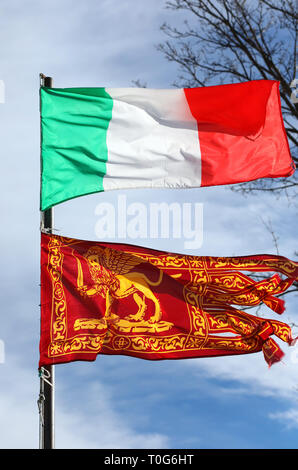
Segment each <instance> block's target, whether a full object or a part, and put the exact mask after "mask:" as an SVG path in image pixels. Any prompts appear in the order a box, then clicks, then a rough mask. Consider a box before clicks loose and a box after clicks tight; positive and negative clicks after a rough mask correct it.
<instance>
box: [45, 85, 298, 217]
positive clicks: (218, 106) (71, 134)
mask: <svg viewBox="0 0 298 470" xmlns="http://www.w3.org/2000/svg"><path fill="white" fill-rule="evenodd" d="M41 160H42V162H41V163H42V165H41V166H42V168H41V172H42V175H41V210H45V209H48V208H50V207H52V206H54V205H55V204H59V203H61V202H63V201H66V200H68V199H71V198H74V197H78V196H82V195H86V194H90V193H94V192H99V191H107V190H112V189H129V188H196V187H200V186H212V185H223V184H233V183H240V182H244V181H251V180H255V179H258V178H276V177H286V176H290V175H291V174H292V173H293V172H294V163H293V161H292V159H291V156H290V152H289V146H288V141H287V136H286V132H285V128H284V124H283V118H282V114H281V106H280V95H279V82H277V81H271V80H268V81H267V80H259V81H251V82H244V83H238V84H231V85H221V86H212V87H202V88H193V89H165V90H162V89H147V88H145V89H144V88H44V87H42V88H41Z"/></svg>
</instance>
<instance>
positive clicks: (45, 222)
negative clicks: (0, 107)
mask: <svg viewBox="0 0 298 470" xmlns="http://www.w3.org/2000/svg"><path fill="white" fill-rule="evenodd" d="M40 86H44V87H48V88H52V86H53V79H52V77H46V76H45V75H43V74H42V73H41V74H40ZM52 229H53V209H47V210H45V211H41V230H42V231H44V232H46V233H52ZM39 376H40V393H39V398H38V407H39V448H40V449H54V446H55V442H54V412H55V406H54V397H55V368H54V366H53V365H48V366H43V367H41V368H40V369H39Z"/></svg>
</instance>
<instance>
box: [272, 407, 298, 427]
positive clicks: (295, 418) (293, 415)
mask: <svg viewBox="0 0 298 470" xmlns="http://www.w3.org/2000/svg"><path fill="white" fill-rule="evenodd" d="M269 417H270V418H272V419H275V420H277V421H281V423H282V424H284V425H285V426H286V427H287V428H288V429H292V428H298V408H291V409H289V410H287V411H283V412H279V413H270V414H269Z"/></svg>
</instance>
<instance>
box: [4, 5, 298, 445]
mask: <svg viewBox="0 0 298 470" xmlns="http://www.w3.org/2000/svg"><path fill="white" fill-rule="evenodd" d="M183 20H184V18H183V17H182V16H181V15H177V14H175V13H174V12H171V11H169V10H166V9H165V8H164V2H163V1H161V0H151V1H150V2H145V1H134V0H123V1H122V2H119V1H116V0H102V1H100V2H98V1H95V0H86V1H85V2H78V1H74V0H72V1H71V0H59V1H58V0H52V1H51V2H49V3H48V4H46V3H44V2H38V1H33V0H32V1H30V0H25V1H24V2H18V1H16V0H9V1H8V0H2V1H1V3H0V43H1V48H0V80H3V82H4V85H5V102H4V103H0V140H1V166H2V171H1V174H0V181H1V188H2V198H1V199H0V206H1V232H0V234H1V235H0V236H1V247H2V253H1V271H0V277H1V279H0V285H1V317H0V345H1V347H2V360H1V361H0V362H1V363H0V448H3V449H17V448H28V449H36V448H38V445H39V435H38V432H39V416H38V407H37V399H38V393H39V377H38V360H39V350H38V347H39V327H40V312H39V269H40V267H39V243H40V231H39V230H40V214H39V190H40V188H39V183H40V180H39V178H40V127H39V73H44V74H45V75H49V76H52V77H53V80H54V86H55V87H72V86H79V87H82V86H86V87H87V86H106V87H130V86H134V81H135V80H140V81H141V82H143V83H146V84H147V86H148V87H150V88H171V87H172V83H173V82H174V81H175V78H176V77H177V74H178V69H177V66H176V65H175V64H171V63H168V62H166V61H165V59H164V57H163V56H162V55H161V53H160V52H158V51H157V49H156V45H157V44H158V43H159V42H161V41H162V40H163V39H164V38H163V35H162V32H161V31H160V26H161V24H162V23H163V22H164V21H169V22H172V23H175V24H178V25H179V24H181V23H182V21H183ZM121 197H122V198H125V200H126V202H127V204H128V205H130V204H131V205H132V204H134V203H136V202H140V201H142V203H143V204H144V205H145V207H147V208H148V207H149V204H150V202H161V201H162V202H165V203H167V204H171V203H173V202H175V203H179V204H182V203H186V204H191V207H195V204H199V207H200V208H201V209H202V212H201V216H202V217H201V219H200V224H201V227H200V230H201V233H202V237H203V238H202V240H201V242H200V243H198V246H195V247H192V248H191V249H189V248H187V245H186V244H185V242H186V241H187V240H186V239H185V238H183V236H182V237H180V238H174V237H173V236H171V234H170V236H169V237H168V238H150V236H147V237H145V238H144V237H143V238H142V237H137V236H135V235H134V237H133V236H132V235H133V234H127V237H126V239H124V240H122V241H124V242H127V243H132V244H136V245H137V244H140V245H143V246H148V247H152V248H156V249H161V250H167V251H173V252H179V253H186V254H194V255H210V256H233V255H249V254H262V253H268V254H270V253H272V254H276V246H275V243H274V240H273V237H272V235H271V233H270V231H268V229H267V228H266V226H268V224H269V225H270V224H271V226H272V228H273V229H274V231H275V234H276V236H277V237H278V250H279V253H280V254H281V255H283V256H287V257H289V258H292V259H293V256H294V255H293V254H294V251H295V250H297V243H296V236H297V207H295V205H294V204H293V202H292V201H291V200H289V199H288V198H286V197H285V196H281V197H279V198H278V199H277V198H275V197H273V196H272V195H270V194H264V193H259V194H258V195H257V196H248V197H244V196H242V195H241V194H239V193H236V192H233V191H231V189H230V188H229V187H218V188H202V189H194V190H180V191H174V190H163V191H158V190H150V191H142V190H135V191H134V190H130V191H127V192H123V191H122V192H121V191H111V192H109V193H105V194H93V195H90V196H85V197H81V198H77V199H74V200H72V201H68V202H66V203H63V204H61V205H59V206H56V207H55V209H54V229H55V233H57V234H60V235H66V236H71V237H75V238H80V239H86V240H98V239H99V238H98V235H100V234H99V233H98V222H99V213H100V207H102V206H101V205H102V204H104V203H108V204H110V205H112V206H113V207H115V210H117V204H118V203H119V198H121ZM130 207H131V206H130ZM129 235H130V236H129ZM106 241H117V239H116V238H115V239H114V240H111V239H108V238H107V239H106ZM296 305H297V296H296V297H295V295H293V294H289V296H287V298H286V312H285V313H284V314H283V318H280V319H281V320H282V321H285V322H287V323H296V324H298V318H297V309H296ZM264 308H265V309H266V307H264ZM267 314H268V312H267V310H264V315H267ZM269 317H271V318H276V319H279V318H277V316H276V314H274V313H273V312H271V313H270V312H269ZM296 330H297V328H296ZM293 332H294V333H295V328H294V330H293ZM296 333H297V331H296ZM1 347H0V352H1ZM3 349H4V354H3ZM282 349H283V350H284V352H285V357H284V359H283V361H282V362H280V363H279V364H275V365H274V366H272V367H271V368H270V369H269V368H268V366H267V364H266V362H265V361H264V359H263V355H262V353H257V354H251V355H247V356H236V357H225V358H220V357H219V358H206V359H191V360H180V361H158V362H151V361H144V360H140V359H136V358H129V357H124V356H115V357H113V356H98V358H97V360H96V361H95V362H90V363H88V362H75V363H72V364H63V365H62V364H60V365H58V366H56V367H55V375H56V379H55V405H56V407H55V442H56V448H65V449H75V448H80V449H88V448H101V449H117V448H126V449H141V448H144V449H153V448H156V449H159V448H160V449H161V448H162V449H179V448H180V449H225V448H232V449H237V448H246V449H256V448H266V449H267V448H268V449H273V448H297V446H298V373H297V365H298V346H297V347H292V348H289V347H288V346H287V345H284V344H283V345H282ZM0 359H1V358H0Z"/></svg>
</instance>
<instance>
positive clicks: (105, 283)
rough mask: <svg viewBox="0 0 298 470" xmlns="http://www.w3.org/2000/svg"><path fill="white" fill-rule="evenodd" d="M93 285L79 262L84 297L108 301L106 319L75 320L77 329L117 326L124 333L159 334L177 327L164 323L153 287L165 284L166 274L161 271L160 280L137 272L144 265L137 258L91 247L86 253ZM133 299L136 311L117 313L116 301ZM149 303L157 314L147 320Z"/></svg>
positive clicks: (79, 279) (108, 249)
mask: <svg viewBox="0 0 298 470" xmlns="http://www.w3.org/2000/svg"><path fill="white" fill-rule="evenodd" d="M84 258H85V259H86V260H87V264H88V268H89V272H90V275H91V278H92V281H93V285H92V286H91V287H90V286H86V285H84V280H83V271H82V266H81V262H80V260H79V259H78V258H77V262H78V279H77V288H78V290H79V292H80V293H81V295H83V296H89V297H93V296H95V295H100V296H102V297H103V298H105V300H106V304H105V305H106V308H105V315H104V317H103V318H100V319H96V318H91V319H86V318H81V319H78V320H76V321H75V324H74V329H75V330H79V329H90V328H91V329H103V328H107V327H108V326H109V325H113V326H114V327H115V328H117V329H118V330H120V331H123V332H139V333H140V332H157V331H166V330H169V329H170V328H171V327H172V326H173V324H172V323H170V322H166V321H162V311H161V307H160V303H159V301H158V299H157V298H156V296H155V295H154V293H153V292H152V290H151V288H150V286H152V287H153V286H158V285H159V284H160V283H161V282H162V278H163V272H162V271H159V277H158V279H157V280H151V279H149V278H148V277H147V276H146V274H144V273H141V272H136V271H133V269H134V268H135V267H136V266H137V265H138V264H140V263H142V262H143V260H142V259H139V258H138V257H137V256H135V255H133V254H131V253H126V252H120V251H116V250H113V249H111V248H109V247H104V248H103V247H98V246H94V247H91V248H90V249H89V250H88V251H87V252H86V253H85V254H84ZM129 296H132V297H133V300H134V302H135V304H136V310H137V311H136V312H134V313H128V314H127V315H126V316H125V317H124V318H121V317H120V316H119V315H117V314H116V313H115V312H113V301H114V300H115V299H124V298H127V297H129ZM148 301H152V302H153V304H154V311H153V312H152V314H151V315H150V316H149V318H146V319H145V313H146V310H147V307H148Z"/></svg>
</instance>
